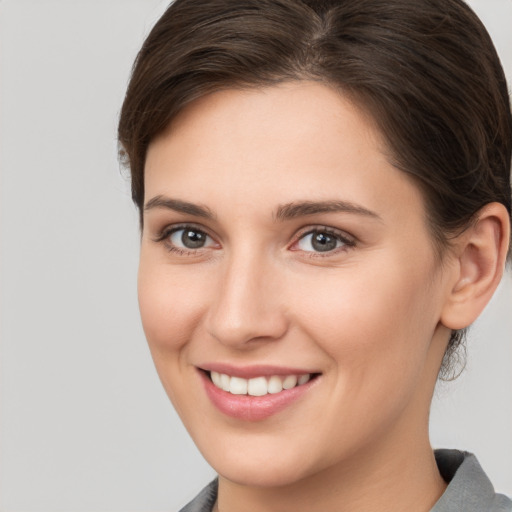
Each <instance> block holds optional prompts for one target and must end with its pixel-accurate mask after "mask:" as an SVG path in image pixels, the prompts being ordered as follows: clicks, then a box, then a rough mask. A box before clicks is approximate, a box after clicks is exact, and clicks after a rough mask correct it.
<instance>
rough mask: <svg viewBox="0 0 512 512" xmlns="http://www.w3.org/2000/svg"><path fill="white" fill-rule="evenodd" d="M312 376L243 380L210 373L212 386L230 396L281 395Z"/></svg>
mask: <svg viewBox="0 0 512 512" xmlns="http://www.w3.org/2000/svg"><path fill="white" fill-rule="evenodd" d="M311 377H312V375H311V374H309V373H308V374H304V375H285V376H284V375H272V376H270V377H255V378H252V379H244V378H242V377H232V376H230V375H227V374H225V373H219V372H214V371H212V372H210V378H211V380H212V382H213V384H214V385H215V386H216V387H217V388H219V389H222V390H223V391H227V392H228V393H231V394H232V395H250V396H265V395H267V394H277V393H281V392H282V391H283V390H288V389H292V388H294V387H296V386H302V385H304V384H306V383H307V382H309V381H310V379H311Z"/></svg>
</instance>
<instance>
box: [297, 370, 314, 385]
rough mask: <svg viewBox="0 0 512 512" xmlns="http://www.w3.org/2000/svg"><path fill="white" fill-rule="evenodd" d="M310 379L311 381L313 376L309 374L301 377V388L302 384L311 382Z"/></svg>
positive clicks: (299, 382)
mask: <svg viewBox="0 0 512 512" xmlns="http://www.w3.org/2000/svg"><path fill="white" fill-rule="evenodd" d="M309 379H311V375H309V373H308V374H306V375H301V376H300V377H299V380H298V384H299V386H302V384H306V382H309Z"/></svg>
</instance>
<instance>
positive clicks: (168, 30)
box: [118, 0, 512, 370]
mask: <svg viewBox="0 0 512 512" xmlns="http://www.w3.org/2000/svg"><path fill="white" fill-rule="evenodd" d="M293 80H314V81H321V82H324V83H326V84H327V85H330V86H332V87H334V88H336V89H338V90H340V92H342V93H343V94H345V95H348V97H350V98H351V99H352V100H353V101H354V102H355V103H356V104H357V105H358V106H359V107H361V108H362V109H363V110H365V111H366V112H368V113H370V114H371V116H372V117H373V119H374V120H375V122H376V123H377V126H378V127H379V129H380V131H381V133H382V135H383V137H384V139H385V141H386V142H387V145H388V151H389V154H388V158H389V160H390V162H391V163H392V164H393V165H395V166H396V167H397V168H398V169H400V170H401V171H403V172H405V173H407V174H408V175H410V176H411V177H412V178H413V179H414V180H415V182H416V183H417V185H418V186H419V188H420V189H421V191H422V194H423V197H424V199H425V204H426V210H427V214H428V217H429V224H430V227H431V230H432V234H433V240H434V241H435V242H436V246H437V248H438V249H439V251H442V249H443V248H444V247H445V246H446V245H448V244H449V240H450V237H451V236H453V235H454V234H456V233H458V232H460V231H462V230H464V228H466V227H467V226H468V225H470V224H471V222H472V220H473V219H474V217H475V215H476V214H477V212H478V211H479V210H480V209H481V208H482V207H483V206H484V205H486V204H488V203H491V202H495V201H496V202H499V203H502V204H504V205H505V207H506V208H507V210H508V212H509V214H510V213H511V211H512V207H511V196H512V194H511V187H510V165H511V151H512V116H511V110H510V99H509V95H508V90H507V84H506V80H505V75H504V72H503V69H502V67H501V64H500V61H499V58H498V55H497V53H496V50H495V48H494V46H493V44H492V41H491V39H490V36H489V34H488V33H487V31H486V29H485V28H484V26H483V25H482V23H481V22H480V20H479V19H478V17H477V16H476V15H475V14H474V13H473V11H472V10H471V9H470V8H469V7H468V6H467V5H466V4H465V3H464V2H463V1H462V0H358V1H354V0H176V1H175V2H174V3H172V4H171V5H170V7H169V8H168V9H167V10H166V12H165V13H164V15H163V16H162V17H161V18H160V20H159V21H158V22H157V23H156V25H155V26H154V28H153V30H152V31H151V32H150V34H149V36H148V37H147V39H146V41H145V42H144V44H143V46H142V49H141V50H140V52H139V54H138V56H137V59H136V61H135V64H134V67H133V72H132V77H131V80H130V83H129V86H128V90H127V93H126V97H125V100H124V104H123V107H122V111H121V116H120V121H119V132H118V136H119V142H120V146H121V148H120V152H121V158H122V160H123V161H124V163H125V164H126V165H127V166H128V167H129V169H130V172H131V182H132V197H133V200H134V202H135V203H136V205H137V206H138V208H139V210H140V214H141V223H142V210H143V202H144V164H145V159H146V153H147V149H148V146H149V144H150V142H151V141H152V140H153V139H154V138H155V137H156V136H157V135H159V134H160V133H161V132H162V131H163V130H165V129H166V128H167V127H168V126H169V124H170V123H171V121H172V120H173V119H174V117H175V116H176V115H177V114H178V113H179V112H180V111H181V110H182V109H183V108H184V107H185V106H186V105H187V104H189V103H190V102H192V101H194V100H195V99H197V98H199V97H201V96H204V95H205V94H208V93H211V92H214V91H218V90H221V89H226V88H248V87H264V86H270V85H273V84H278V83H281V82H285V81H293ZM461 340H462V333H461V331H454V333H453V335H452V338H451V340H450V344H449V347H448V351H447V354H446V357H445V364H444V366H443V368H444V370H446V369H447V368H448V367H449V365H448V364H447V362H448V360H449V358H450V356H451V355H452V353H453V352H454V351H455V348H456V347H457V345H459V344H460V342H461Z"/></svg>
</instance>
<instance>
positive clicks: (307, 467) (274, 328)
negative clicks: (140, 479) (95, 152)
mask: <svg viewBox="0 0 512 512" xmlns="http://www.w3.org/2000/svg"><path fill="white" fill-rule="evenodd" d="M145 187H146V188H145V193H146V196H145V201H146V204H148V203H150V202H151V200H153V199H154V198H155V197H160V198H162V197H163V198H172V199H177V200H180V201H186V202H188V203H193V204H195V205H200V206H202V207H206V208H207V209H208V210H209V211H210V212H211V213H212V218H205V217H202V216H199V215H196V214H194V212H193V211H190V212H188V213H186V212H178V211H175V210H173V209H171V208H168V207H166V206H165V205H162V204H160V206H158V205H155V201H153V203H152V205H153V207H151V208H148V209H146V210H145V212H144V228H143V233H142V243H141V255H140V270H139V302H140V310H141V316H142V322H143V326H144V330H145V333H146V336H147V339H148V343H149V347H150V350H151V353H152V356H153V359H154V362H155V365H156V368H157V371H158V374H159V376H160V379H161V381H162V383H163V386H164V388H165V390H166V392H167V394H168V395H169V397H170V399H171V401H172V402H173V404H174V406H175V408H176V410H177V411H178V413H179V415H180V416H181V418H182V420H183V422H184V424H185V426H186V428H187V429H188V431H189V432H190V434H191V436H192V438H193V439H194V441H195V443H196V444H197V446H198V448H199V449H200V450H201V452H202V453H203V455H204V457H205V458H206V459H207V460H208V462H209V463H210V464H211V465H212V466H213V467H214V468H215V470H216V471H217V472H218V473H219V475H220V484H219V498H218V504H217V506H218V508H219V510H221V511H222V512H230V511H236V510H245V511H247V512H256V511H267V512H268V511H282V510H296V511H301V510H304V511H306V510H308V511H310V510H320V509H321V510H324V511H326V512H329V511H333V512H334V511H338V512H339V511H340V510H343V511H353V512H356V511H368V510H379V511H387V510H389V511H391V510H393V511H395V512H396V511H402V510H403V511H405V510H407V511H409V510H415V511H418V512H419V511H423V510H424V511H428V510H430V508H431V507H432V506H433V505H434V503H435V502H436V501H437V499H438V498H439V496H440V495H441V494H442V492H443V491H444V489H445V487H446V484H445V483H444V481H443V480H442V478H441V477H440V475H439V473H438V470H437V467H436V464H435V460H434V458H433V454H432V449H431V447H430V443H429V439H428V414H429V407H430V402H431V398H432V394H433V389H434V386H435V382H436V378H437V373H438V370H439V367H440V364H441V360H442V356H443V353H444V350H445V347H446V344H447V341H448V338H449V335H450V329H451V328H457V327H459V326H458V324H465V325H468V323H469V321H471V319H472V318H473V317H474V316H475V315H476V314H477V313H478V312H479V308H480V306H478V307H477V306H475V305H474V304H473V302H472V303H471V304H472V305H473V306H474V307H473V309H474V311H473V310H472V311H471V314H470V313H468V308H469V306H467V300H466V299H467V297H472V295H471V293H469V292H467V289H468V286H469V285H470V284H472V283H474V282H476V280H477V278H481V277H482V274H483V273H482V272H480V270H479V269H480V267H479V262H478V261H477V258H475V257H474V255H475V254H480V253H479V252H478V250H475V251H473V252H472V253H470V254H469V255H466V252H465V250H464V248H465V247H467V246H468V245H469V242H468V240H469V238H468V236H469V235H468V236H466V238H463V239H461V242H460V244H459V245H458V246H457V247H458V251H459V252H458V253H457V252H456V253H455V255H453V256H451V255H448V256H446V257H445V259H444V261H443V264H441V262H440V261H439V258H438V256H436V253H435V250H434V245H433V241H432V237H431V234H430V231H429V227H428V225H427V221H426V214H425V209H424V202H423V199H422V197H421V194H420V192H419V190H418V188H417V187H416V185H415V184H414V183H413V182H412V181H411V180H410V178H408V177H407V176H406V175H405V174H404V173H402V172H400V171H398V170H397V169H395V168H394V167H393V166H392V165H391V164H390V163H389V162H388V160H387V159H386V156H385V144H384V142H383V140H382V137H381V136H380V134H379V132H378V130H377V129H376V127H375V126H374V123H373V122H372V120H371V118H369V117H368V116H366V115H365V114H364V113H363V112H361V111H360V110H359V109H358V108H356V107H355V106H354V105H353V104H352V103H351V102H350V101H348V100H347V99H346V98H344V97H343V96H341V95H340V94H339V93H338V92H336V91H334V90H332V89H331V88H329V87H327V86H325V85H321V84H318V83H310V82H295V83H287V84H282V85H280V86H275V87H271V88H266V89H257V90H246V91H240V90H227V91H222V92H217V93H214V94H211V95H209V96H206V97H203V98H201V99H199V100H196V101H195V102H193V103H192V104H191V105H189V106H188V107H187V108H186V109H185V110H184V111H183V112H182V113H181V114H180V115H179V116H178V117H177V118H176V119H175V120H174V121H173V123H172V125H171V126H170V127H169V129H168V130H167V131H166V132H165V133H163V134H162V135H161V136H159V137H158V138H157V139H155V140H154V141H153V142H152V143H151V145H150V148H149V151H148V155H147V161H146V168H145ZM334 200H335V201H345V202H348V203H350V204H351V205H356V206H357V207H359V208H364V209H366V210H369V211H371V212H373V214H374V215H368V214H364V213H361V212H356V211H352V212H351V211H335V212H323V213H321V212H320V213H314V214H302V215H300V216H298V217H294V218H289V219H285V220H283V219H279V218H276V212H277V210H278V208H279V207H280V206H282V205H286V204H290V203H293V204H295V203H298V202H301V201H334ZM161 203H162V202H161ZM495 210H496V209H495ZM495 210H492V211H491V212H490V213H489V214H488V215H487V217H486V219H494V221H492V220H489V221H488V222H487V223H485V222H484V224H483V228H482V230H483V231H484V232H485V233H486V235H485V236H484V237H483V238H484V239H485V240H487V239H488V238H489V237H492V233H493V232H494V233H496V232H498V235H497V240H498V241H497V242H496V244H495V246H496V247H497V248H498V251H499V250H501V253H503V251H505V252H506V249H503V248H504V247H506V242H505V241H503V240H504V237H505V238H506V237H507V236H508V233H505V234H504V235H502V234H501V231H500V229H502V226H503V225H505V222H506V221H505V220H503V219H504V218H505V217H503V212H501V213H500V210H499V208H498V210H497V211H498V214H496V211H495ZM196 213H197V212H196ZM500 215H501V217H500ZM497 217H498V221H496V218H497ZM500 219H501V220H500ZM183 223H185V224H187V225H192V226H194V229H200V230H201V231H202V232H204V233H206V234H207V235H208V238H207V239H206V244H205V246H204V247H202V248H198V249H193V250H191V249H187V248H185V247H184V246H183V245H180V244H181V239H180V236H178V235H174V236H172V237H171V236H165V230H166V229H168V228H169V227H171V228H172V227H176V228H179V226H181V225H182V224H183ZM496 226H498V228H496ZM313 228H315V229H318V230H319V231H322V230H325V229H326V228H327V229H328V230H330V231H333V230H335V232H336V233H339V234H340V235H341V236H342V237H344V239H345V240H346V243H343V242H342V241H341V240H340V241H339V243H338V247H337V248H336V249H334V250H332V251H327V252H322V253H319V252H315V247H314V246H312V244H311V240H310V238H308V236H307V235H306V233H308V232H310V231H311V229H313ZM493 230H494V231H493ZM496 230H497V231H496ZM162 231H164V235H162ZM502 231H503V230H502ZM489 233H491V234H490V235H489ZM179 234H181V233H179ZM486 237H487V238H486ZM500 237H501V238H500ZM347 239H348V241H347ZM488 245H489V244H488ZM491 246H492V244H491ZM173 249H174V250H173ZM176 249H178V252H177V251H176ZM180 251H181V252H180ZM491 252H492V251H491ZM495 252H496V251H495ZM501 253H500V254H501ZM461 255H466V256H465V258H466V259H465V260H464V259H463V258H462V257H461ZM495 260H496V261H495V267H496V266H497V267H499V266H500V265H501V266H502V263H503V256H499V257H497V258H495ZM486 261H487V260H486ZM461 262H462V263H461ZM498 273H499V272H498ZM464 279H465V281H464ZM496 280H497V281H499V277H494V278H492V279H491V278H489V281H492V285H489V287H492V286H494V284H497V282H496ZM460 290H463V291H465V292H466V296H465V297H466V298H464V296H462V295H461V293H459V292H460ZM473 291H474V290H473ZM485 293H487V292H485ZM485 293H483V292H482V294H481V295H482V296H483V298H482V299H481V302H482V303H484V302H485V303H486V301H487V300H488V298H487V295H489V293H487V295H486V294H485ZM457 294H458V295H457ZM491 294H492V293H491ZM455 296H456V299H457V300H455V299H454V297H455ZM489 298H490V295H489ZM465 300H466V302H464V301H465ZM464 304H466V306H465V307H464ZM482 307H483V306H482ZM480 309H481V308H480ZM477 310H478V311H477ZM464 314H465V315H466V317H465V316H464ZM212 362H217V363H218V362H221V363H229V364H232V365H235V366H243V365H250V364H270V365H277V366H286V367H298V368H304V369H307V370H308V371H310V372H317V373H320V376H319V377H318V378H317V379H316V381H315V382H314V385H313V386H311V387H310V389H309V390H308V392H307V393H305V395H304V396H302V397H301V398H300V400H298V401H297V402H295V403H293V404H292V405H290V406H289V407H287V408H285V409H284V410H283V411H281V412H279V413H278V414H275V415H273V416H271V417H269V418H267V419H265V420H262V421H252V422H250V421H243V420H240V419H236V418H231V417H227V416H225V415H224V414H222V413H221V412H220V411H219V410H218V409H216V408H215V407H214V406H213V405H212V403H211V402H210V400H209V398H208V397H207V395H206V393H205V391H204V387H203V383H202V381H201V378H200V375H199V372H198V367H202V366H203V365H206V364H208V363H212Z"/></svg>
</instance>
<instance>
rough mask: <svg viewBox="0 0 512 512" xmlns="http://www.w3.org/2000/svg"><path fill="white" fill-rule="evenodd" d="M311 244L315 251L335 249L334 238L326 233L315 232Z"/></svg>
mask: <svg viewBox="0 0 512 512" xmlns="http://www.w3.org/2000/svg"><path fill="white" fill-rule="evenodd" d="M312 245H313V247H314V249H315V250H316V251H320V252H326V251H332V250H333V249H336V239H335V238H334V237H332V236H330V235H327V234H326V233H315V234H314V235H313V238H312Z"/></svg>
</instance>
